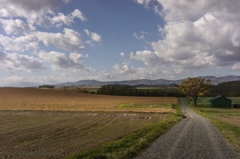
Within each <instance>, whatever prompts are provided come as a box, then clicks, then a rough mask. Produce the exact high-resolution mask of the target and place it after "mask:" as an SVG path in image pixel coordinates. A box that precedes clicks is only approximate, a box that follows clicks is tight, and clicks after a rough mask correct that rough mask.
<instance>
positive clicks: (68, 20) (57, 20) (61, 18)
mask: <svg viewBox="0 0 240 159" xmlns="http://www.w3.org/2000/svg"><path fill="white" fill-rule="evenodd" d="M74 18H79V19H80V20H81V21H86V20H87V18H86V17H85V16H84V15H83V13H82V12H81V11H80V10H78V9H75V10H74V11H73V12H72V13H70V14H69V15H67V16H66V15H64V14H63V13H58V14H57V15H56V16H54V17H52V18H51V19H50V17H49V18H47V19H48V20H50V21H51V23H52V24H57V26H61V25H62V22H63V23H64V24H66V25H71V24H72V23H73V22H74Z"/></svg>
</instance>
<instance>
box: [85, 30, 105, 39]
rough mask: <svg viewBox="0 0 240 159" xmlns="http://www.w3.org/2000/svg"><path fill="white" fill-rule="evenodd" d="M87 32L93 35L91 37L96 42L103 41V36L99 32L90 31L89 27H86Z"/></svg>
mask: <svg viewBox="0 0 240 159" xmlns="http://www.w3.org/2000/svg"><path fill="white" fill-rule="evenodd" d="M84 31H85V33H86V34H87V35H88V36H90V37H91V39H92V40H93V41H95V42H101V41H102V38H101V36H100V35H98V34H97V33H95V32H90V31H89V30H87V29H84Z"/></svg>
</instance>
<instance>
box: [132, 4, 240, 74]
mask: <svg viewBox="0 0 240 159" xmlns="http://www.w3.org/2000/svg"><path fill="white" fill-rule="evenodd" d="M157 2H158V5H156V4H155V6H153V10H154V11H155V13H157V14H159V15H160V16H162V17H163V18H164V20H165V22H166V23H165V26H164V27H159V33H160V35H161V39H160V40H158V41H157V42H151V46H152V49H153V51H148V52H147V51H146V50H144V51H139V52H137V53H136V55H134V54H132V55H131V56H130V57H131V59H132V60H140V61H143V62H144V64H145V65H146V66H148V67H149V66H156V65H158V67H159V69H164V68H162V67H165V66H166V65H169V66H171V70H176V69H180V70H183V69H185V71H187V72H191V71H194V70H199V69H204V68H206V67H207V66H216V67H222V66H230V67H232V69H233V70H236V69H237V68H238V64H236V63H239V59H240V54H239V51H240V30H239V26H240V10H239V9H238V8H239V7H240V1H238V0H233V1H231V3H229V1H228V0H219V1H208V0H201V1H197V0H196V1H191V2H190V1H187V0H182V1H169V0H157ZM138 3H140V4H143V1H139V2H138ZM152 4H153V3H152ZM143 5H144V4H143ZM196 6H197V7H196ZM133 35H134V37H135V38H139V36H137V34H136V33H134V34H133ZM175 72H176V71H175Z"/></svg>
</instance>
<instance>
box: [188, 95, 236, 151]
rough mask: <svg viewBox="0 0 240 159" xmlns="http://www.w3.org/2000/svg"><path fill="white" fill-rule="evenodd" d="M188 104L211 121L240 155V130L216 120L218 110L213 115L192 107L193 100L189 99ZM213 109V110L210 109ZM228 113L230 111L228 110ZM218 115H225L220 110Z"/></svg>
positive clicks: (210, 112)
mask: <svg viewBox="0 0 240 159" xmlns="http://www.w3.org/2000/svg"><path fill="white" fill-rule="evenodd" d="M186 101H187V104H188V105H189V106H190V107H191V108H192V109H193V110H194V111H195V112H196V113H198V114H200V115H202V116H204V117H206V118H208V119H210V120H211V121H212V123H213V124H214V125H215V126H216V127H217V128H218V129H219V130H220V131H221V132H222V134H223V136H224V137H225V138H226V139H227V140H228V141H229V143H231V144H232V145H233V146H234V147H235V148H236V149H237V151H238V152H239V153H240V129H239V128H237V127H236V126H233V125H230V124H228V123H225V122H222V121H220V120H218V119H217V118H216V112H217V110H216V111H215V112H214V113H213V112H212V110H211V111H209V112H208V111H206V110H205V109H204V110H203V111H202V110H201V109H199V107H194V106H191V103H190V102H191V99H189V98H187V99H186ZM209 109H211V108H209ZM226 111H228V110H227V109H226ZM217 114H218V115H219V114H221V115H223V114H224V113H223V112H222V110H221V109H220V113H217Z"/></svg>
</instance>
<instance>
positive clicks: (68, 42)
mask: <svg viewBox="0 0 240 159" xmlns="http://www.w3.org/2000/svg"><path fill="white" fill-rule="evenodd" d="M34 34H35V35H36V37H37V38H38V40H40V41H42V42H43V43H44V45H46V46H49V45H50V44H51V45H54V46H55V47H56V48H59V49H63V50H67V51H79V50H81V49H83V48H84V46H83V45H82V38H81V35H80V34H79V33H78V32H77V31H74V30H72V29H67V28H65V29H64V34H61V33H47V32H36V33H34Z"/></svg>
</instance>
